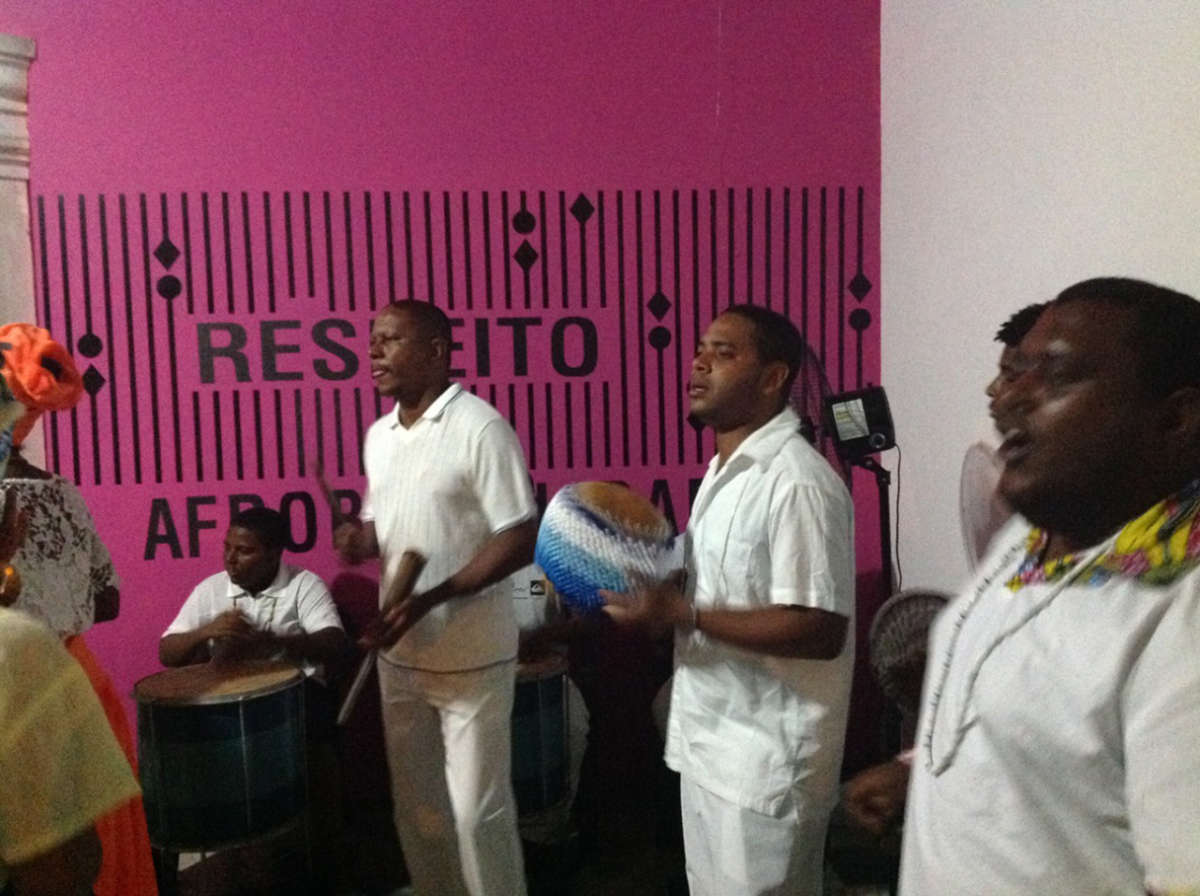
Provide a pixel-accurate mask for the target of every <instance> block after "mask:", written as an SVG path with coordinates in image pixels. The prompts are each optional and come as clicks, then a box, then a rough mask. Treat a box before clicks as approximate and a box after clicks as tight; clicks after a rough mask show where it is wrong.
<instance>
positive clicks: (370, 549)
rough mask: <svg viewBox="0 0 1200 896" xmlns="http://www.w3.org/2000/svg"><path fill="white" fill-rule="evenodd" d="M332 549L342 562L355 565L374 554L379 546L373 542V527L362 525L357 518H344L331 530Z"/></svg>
mask: <svg viewBox="0 0 1200 896" xmlns="http://www.w3.org/2000/svg"><path fill="white" fill-rule="evenodd" d="M333 549H334V550H335V551H337V555H338V557H339V558H340V559H341V561H342V562H343V563H346V564H349V565H350V566H357V565H358V564H359V563H362V562H363V561H364V560H366V559H367V558H368V557H373V556H375V554H376V553H378V551H379V547H378V545H377V544H376V542H375V527H374V525H372V524H369V523H368V524H366V525H364V524H363V523H362V522H361V521H359V520H346V521H345V522H343V523H340V524H339V525H338V527H337V528H336V529H334V530H333Z"/></svg>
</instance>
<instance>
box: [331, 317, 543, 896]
mask: <svg viewBox="0 0 1200 896" xmlns="http://www.w3.org/2000/svg"><path fill="white" fill-rule="evenodd" d="M451 341H452V340H451V332H450V323H449V320H448V319H447V318H446V315H445V314H444V313H443V312H442V311H441V310H440V309H438V308H436V307H435V306H433V305H432V304H430V303H427V302H415V301H406V302H399V303H396V304H393V305H389V306H387V307H386V308H384V309H383V310H382V311H381V312H380V313H379V315H378V316H377V317H376V318H375V321H374V324H373V325H372V327H371V342H370V362H371V376H372V377H373V379H374V381H375V387H376V388H377V389H378V390H379V392H380V394H382V395H385V396H387V397H390V398H394V399H395V400H396V407H395V408H394V409H393V410H392V411H391V412H389V413H388V414H387V415H386V416H384V417H382V418H380V419H379V420H377V421H376V422H375V423H374V424H373V425H372V426H371V428H370V430H369V431H368V433H367V438H366V442H365V445H364V448H363V455H364V460H365V466H366V471H367V494H366V498H365V500H364V502H363V513H362V519H361V520H358V521H353V522H350V523H346V524H343V525H342V526H340V527H339V528H338V530H337V532H335V536H334V541H335V545H336V547H337V548H338V551H339V553H340V554H341V556H342V558H343V559H344V560H346V561H348V562H358V561H361V560H362V559H364V558H366V557H371V556H375V555H379V556H380V557H381V559H382V580H381V582H380V600H381V604H387V603H390V602H389V600H388V598H389V596H390V595H391V594H392V591H393V586H394V584H395V581H396V574H397V571H398V569H399V566H400V558H401V556H402V555H403V553H404V552H405V551H406V550H416V551H419V552H420V553H421V554H423V555H424V556H425V557H426V558H427V562H426V565H425V567H424V570H423V572H422V573H421V576H420V578H419V579H418V580H417V585H416V589H415V590H414V592H413V593H412V594H411V595H410V596H409V597H408V598H407V599H405V600H403V601H400V602H399V603H398V604H397V605H396V606H394V607H392V608H391V609H389V610H387V611H386V612H384V613H383V614H381V615H380V617H379V618H378V619H377V620H376V621H375V622H374V623H373V624H372V625H371V626H369V627H368V629H367V631H366V633H365V636H364V638H363V640H362V642H361V643H363V644H364V646H367V647H375V648H378V649H379V650H380V654H379V662H378V671H379V682H380V690H381V694H382V699H383V716H384V734H385V739H386V742H387V751H388V765H389V769H390V771H391V784H392V799H393V804H394V811H395V821H396V829H397V831H398V832H399V835H400V842H401V845H402V846H403V848H404V856H405V861H406V863H407V864H408V868H409V872H410V874H411V876H412V880H413V883H414V886H415V889H416V891H417V892H418V893H421V894H438V896H455V894H460V893H470V894H471V896H521V894H523V893H524V892H525V881H524V873H523V871H522V858H521V845H520V839H519V837H518V835H517V818H516V803H515V800H514V799H513V792H512V778H511V774H512V772H511V765H510V749H511V716H512V705H513V694H514V689H515V684H516V655H517V624H516V617H515V614H514V610H513V602H512V596H511V592H510V589H509V588H508V587H507V583H506V582H505V581H504V580H505V579H506V577H507V576H509V575H510V574H511V573H513V572H515V571H516V570H518V569H520V568H521V567H523V566H526V565H528V564H529V563H530V562H532V560H533V543H534V539H535V538H536V536H537V522H536V517H537V508H536V505H535V504H534V501H533V490H532V487H531V485H530V481H529V473H528V471H527V469H526V467H525V458H524V453H523V452H522V450H521V446H520V443H519V442H518V441H517V438H516V434H515V433H514V432H513V431H512V427H510V426H509V425H508V422H507V421H506V420H504V418H503V417H501V416H500V414H499V413H498V412H497V411H496V409H495V408H493V407H492V406H491V405H489V404H487V402H485V401H483V400H481V399H479V398H477V397H476V396H474V395H472V394H471V393H470V392H467V391H464V390H463V389H462V387H461V386H459V385H458V384H456V383H451V382H450V379H449V371H450V346H451Z"/></svg>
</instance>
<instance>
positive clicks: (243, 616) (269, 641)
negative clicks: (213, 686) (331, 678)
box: [158, 507, 349, 675]
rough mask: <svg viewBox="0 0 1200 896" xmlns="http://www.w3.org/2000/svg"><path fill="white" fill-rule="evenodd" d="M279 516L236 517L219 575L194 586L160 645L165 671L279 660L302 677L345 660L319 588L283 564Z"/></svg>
mask: <svg viewBox="0 0 1200 896" xmlns="http://www.w3.org/2000/svg"><path fill="white" fill-rule="evenodd" d="M286 542H287V523H286V522H285V520H284V518H283V515H282V514H280V513H279V511H277V510H272V509H270V508H268V507H251V508H249V509H248V510H243V511H242V512H241V513H239V514H237V516H235V517H234V518H233V520H232V522H231V523H230V525H229V531H228V532H226V534H225V569H224V571H222V572H219V573H216V574H215V575H211V576H209V577H208V578H207V579H205V580H204V581H202V582H201V583H200V584H199V585H197V586H196V587H195V588H194V589H193V590H192V593H191V594H190V595H189V596H188V599H187V600H186V601H185V602H184V604H183V607H182V608H181V609H180V611H179V615H177V616H176V617H175V621H174V622H172V623H171V624H170V625H169V626H168V627H167V630H166V632H164V633H163V636H162V640H161V641H159V644H158V658H159V659H160V660H161V661H162V664H163V665H164V666H183V665H187V664H189V663H198V662H203V661H205V660H208V659H212V658H213V657H214V656H219V657H220V658H221V659H283V660H289V661H291V662H294V663H296V664H298V665H301V666H303V668H304V672H305V673H306V674H307V675H313V674H315V673H318V672H320V671H321V667H322V666H323V665H324V664H326V663H330V662H335V661H336V660H337V659H338V658H339V657H342V656H344V655H345V653H346V651H347V649H348V647H349V642H348V640H347V638H346V633H345V631H344V630H343V629H342V623H341V620H340V619H339V618H338V613H337V607H336V606H335V605H334V603H333V597H332V596H331V595H330V593H329V589H328V588H327V587H325V583H324V582H322V581H321V579H320V578H319V577H318V576H316V575H315V574H313V573H311V572H309V571H308V570H305V569H299V568H297V567H295V566H292V565H291V564H288V563H284V562H282V557H283V548H284V545H285V544H286Z"/></svg>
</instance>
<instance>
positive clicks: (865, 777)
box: [842, 759, 910, 836]
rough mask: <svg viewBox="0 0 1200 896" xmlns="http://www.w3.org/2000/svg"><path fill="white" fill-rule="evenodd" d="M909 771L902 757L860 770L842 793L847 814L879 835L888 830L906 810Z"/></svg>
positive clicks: (858, 823) (863, 826)
mask: <svg viewBox="0 0 1200 896" xmlns="http://www.w3.org/2000/svg"><path fill="white" fill-rule="evenodd" d="M909 772H910V770H909V767H908V765H907V764H906V763H904V762H901V761H900V760H899V759H892V760H891V761H889V762H884V763H882V764H881V765H873V766H871V767H870V768H868V769H864V770H863V771H861V772H859V773H858V774H857V775H855V776H854V777H853V778H851V779H850V780H849V781H848V782H847V783H846V787H845V789H844V791H843V794H842V801H843V803H844V805H845V809H846V814H847V815H849V816H850V818H851V820H853V821H854V822H855V823H856V824H857V825H859V827H861V828H863V829H864V830H867V831H869V832H870V833H872V834H875V835H876V836H882V835H883V834H885V833H887V831H888V829H889V828H890V827H892V826H893V825H895V824H898V823H899V822H900V819H901V817H902V816H903V814H904V804H905V800H906V799H907V796H908V778H909Z"/></svg>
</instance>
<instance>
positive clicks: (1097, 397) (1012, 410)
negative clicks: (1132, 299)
mask: <svg viewBox="0 0 1200 896" xmlns="http://www.w3.org/2000/svg"><path fill="white" fill-rule="evenodd" d="M1132 324H1133V319H1132V315H1131V314H1130V312H1129V311H1127V310H1125V309H1122V308H1118V307H1115V306H1113V305H1110V304H1107V303H1104V302H1074V303H1069V304H1066V305H1052V306H1050V307H1049V308H1047V309H1046V311H1045V312H1044V313H1043V314H1042V316H1041V317H1040V318H1039V319H1038V321H1037V323H1036V324H1035V325H1034V327H1033V329H1032V330H1030V332H1029V333H1028V335H1026V337H1025V339H1024V340H1023V341H1022V342H1021V345H1020V352H1019V355H1017V356H1015V357H1014V359H1013V360H1014V361H1015V364H1016V367H1015V369H1014V376H1013V378H1012V379H1011V380H1010V381H1009V382H1007V383H1006V384H1005V385H1004V386H1003V387H1002V388H1001V389H1000V390H999V392H998V394H997V395H996V396H995V397H994V399H993V401H992V417H993V419H994V420H995V422H996V428H997V429H998V430H999V432H1000V435H1001V437H1002V439H1003V442H1002V444H1001V446H1000V452H999V454H1000V459H1001V460H1002V461H1003V463H1004V469H1003V472H1002V473H1001V476H1000V483H999V491H1000V494H1001V496H1002V497H1003V498H1004V499H1005V500H1007V501H1008V502H1009V503H1010V504H1011V505H1012V506H1013V507H1014V508H1016V509H1017V510H1018V511H1019V512H1021V513H1022V514H1024V515H1025V516H1026V517H1027V518H1028V519H1030V520H1031V521H1032V522H1034V523H1036V524H1038V525H1042V526H1045V527H1047V528H1051V529H1055V530H1068V531H1069V527H1071V526H1073V525H1074V526H1078V524H1079V516H1080V514H1081V512H1087V513H1093V512H1097V511H1099V512H1101V513H1103V512H1104V511H1105V509H1106V508H1113V507H1117V508H1120V507H1123V504H1122V501H1123V500H1124V499H1125V496H1126V495H1128V494H1130V493H1131V492H1132V491H1133V489H1134V488H1135V485H1134V484H1135V483H1137V482H1138V481H1139V476H1140V475H1141V474H1143V472H1144V469H1145V464H1146V463H1148V462H1149V456H1150V453H1151V452H1152V450H1153V442H1154V432H1155V429H1154V421H1155V411H1156V410H1157V409H1158V407H1159V405H1160V403H1161V400H1162V399H1161V398H1160V397H1159V396H1155V395H1151V394H1149V393H1148V392H1147V390H1146V389H1145V387H1144V386H1143V385H1142V384H1141V382H1140V376H1139V373H1138V366H1139V365H1138V358H1137V354H1136V352H1135V351H1134V350H1133V348H1132V347H1130V346H1129V345H1128V344H1127V342H1126V340H1125V338H1124V337H1123V335H1122V334H1124V333H1126V332H1128V331H1129V330H1130V329H1131V327H1132Z"/></svg>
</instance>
